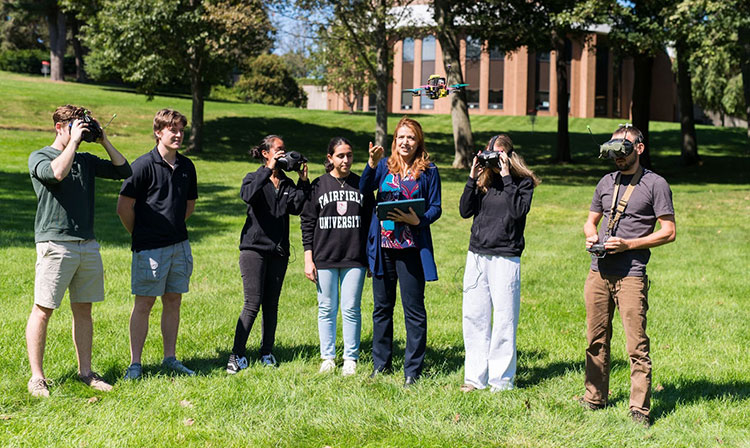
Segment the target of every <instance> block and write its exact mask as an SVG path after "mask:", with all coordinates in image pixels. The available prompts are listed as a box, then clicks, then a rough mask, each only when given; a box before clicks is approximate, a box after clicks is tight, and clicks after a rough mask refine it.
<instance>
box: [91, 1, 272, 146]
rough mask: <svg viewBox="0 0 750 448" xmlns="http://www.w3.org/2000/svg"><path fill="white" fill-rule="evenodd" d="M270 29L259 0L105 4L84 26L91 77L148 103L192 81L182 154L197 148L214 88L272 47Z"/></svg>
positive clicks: (200, 140) (110, 2) (121, 2)
mask: <svg viewBox="0 0 750 448" xmlns="http://www.w3.org/2000/svg"><path fill="white" fill-rule="evenodd" d="M271 32H272V27H271V25H270V23H269V20H268V15H267V14H266V12H265V9H264V5H263V3H262V1H261V0H248V1H242V0H177V1H169V0H104V1H103V3H102V10H101V11H100V12H99V14H97V18H96V20H94V21H92V22H91V23H90V24H88V25H87V26H86V27H84V41H85V42H86V43H87V45H88V47H89V48H90V49H91V54H92V59H93V60H92V64H90V65H87V68H88V69H89V71H90V72H91V73H92V75H94V74H97V75H98V74H101V73H104V72H105V71H106V70H107V69H110V70H111V69H114V70H115V71H116V72H117V73H119V74H120V75H121V76H122V79H123V80H125V81H127V82H132V83H134V84H136V86H137V87H138V90H139V91H140V92H143V93H146V94H147V95H149V96H153V95H154V93H155V90H156V89H157V88H158V87H159V86H160V85H164V84H166V83H168V82H170V81H174V80H177V79H180V78H182V77H184V76H187V77H188V78H189V79H190V91H191V95H192V100H193V102H192V115H191V129H190V141H189V143H188V151H195V152H198V151H200V150H201V148H202V144H203V101H204V96H205V95H206V93H207V91H208V89H209V88H210V86H211V85H212V84H217V83H220V82H223V81H226V80H227V79H228V77H229V74H230V73H231V70H232V68H233V67H234V66H237V65H240V63H241V62H242V61H243V60H245V59H246V58H247V57H249V56H252V55H255V54H259V53H261V52H263V51H264V50H266V49H268V48H269V46H270V33H271Z"/></svg>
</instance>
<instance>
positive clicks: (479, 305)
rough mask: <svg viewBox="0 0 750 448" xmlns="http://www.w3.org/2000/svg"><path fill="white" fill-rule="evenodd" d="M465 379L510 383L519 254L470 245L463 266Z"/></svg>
mask: <svg viewBox="0 0 750 448" xmlns="http://www.w3.org/2000/svg"><path fill="white" fill-rule="evenodd" d="M463 291H464V303H463V328H464V347H465V349H466V363H465V372H464V382H465V383H467V384H471V385H472V386H474V387H476V388H478V389H484V388H485V387H487V385H488V384H489V385H490V387H492V388H493V389H495V390H504V389H512V388H513V377H514V376H515V374H516V329H517V328H518V312H519V308H520V306H521V259H520V257H501V256H494V255H479V254H475V253H473V252H471V251H469V254H468V256H467V257H466V270H465V271H464V289H463Z"/></svg>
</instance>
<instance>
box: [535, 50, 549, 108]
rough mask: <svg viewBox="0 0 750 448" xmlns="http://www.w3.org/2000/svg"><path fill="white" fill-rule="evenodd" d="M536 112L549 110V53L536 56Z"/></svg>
mask: <svg viewBox="0 0 750 448" xmlns="http://www.w3.org/2000/svg"><path fill="white" fill-rule="evenodd" d="M535 72H536V95H535V100H534V104H535V107H536V110H549V74H550V66H549V52H541V53H537V54H536V70H535Z"/></svg>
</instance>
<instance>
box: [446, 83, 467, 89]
mask: <svg viewBox="0 0 750 448" xmlns="http://www.w3.org/2000/svg"><path fill="white" fill-rule="evenodd" d="M466 86H468V84H453V85H451V86H448V87H450V88H451V89H460V88H461V87H466Z"/></svg>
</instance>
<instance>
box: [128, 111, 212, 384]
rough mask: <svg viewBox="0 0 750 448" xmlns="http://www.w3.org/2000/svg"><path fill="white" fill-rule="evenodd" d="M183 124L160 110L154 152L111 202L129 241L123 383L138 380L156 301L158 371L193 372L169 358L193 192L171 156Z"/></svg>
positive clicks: (181, 162) (183, 283)
mask: <svg viewBox="0 0 750 448" xmlns="http://www.w3.org/2000/svg"><path fill="white" fill-rule="evenodd" d="M186 124H187V118H185V116H184V115H182V114H181V113H179V112H177V111H176V110H172V109H162V110H160V111H159V112H157V113H156V116H155V117H154V137H155V138H156V147H155V148H154V149H153V150H152V151H151V152H149V153H147V154H144V155H142V156H141V157H139V158H138V159H136V161H135V162H133V165H132V168H133V175H132V176H131V177H129V178H128V179H126V180H125V181H124V182H123V184H122V189H121V190H120V197H119V199H118V201H117V214H118V215H119V216H120V220H121V221H122V224H123V225H124V226H125V228H126V229H127V231H128V232H130V234H131V235H132V246H131V249H132V250H133V263H132V267H131V288H132V293H133V294H135V304H134V305H133V312H132V314H131V315H130V366H129V367H128V369H127V371H126V372H125V379H138V378H140V377H141V374H142V370H143V369H142V367H141V353H142V352H143V345H144V343H145V342H146V335H147V334H148V318H149V315H150V314H151V308H152V307H153V305H154V302H155V301H156V297H157V296H161V301H162V307H163V308H162V315H161V333H162V339H163V342H164V360H163V361H162V365H163V366H164V367H167V368H169V369H172V370H175V371H177V372H180V373H184V374H187V375H195V372H193V371H192V370H190V369H188V368H187V367H185V366H184V365H183V364H182V363H181V362H180V361H178V360H177V358H176V357H175V346H176V344H177V330H178V328H179V325H180V303H181V301H182V294H183V293H186V292H188V287H189V283H190V274H192V272H193V256H192V253H191V251H190V243H189V242H188V233H187V227H186V226H185V221H186V220H187V219H188V218H189V217H190V215H191V214H192V213H193V210H195V200H196V199H197V198H198V186H197V179H196V174H195V166H194V165H193V162H191V161H190V159H188V158H187V157H185V156H183V155H181V154H179V153H178V152H177V150H178V149H180V145H181V144H182V138H183V135H184V134H183V129H184V128H185V125H186Z"/></svg>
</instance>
